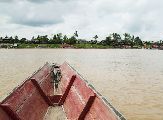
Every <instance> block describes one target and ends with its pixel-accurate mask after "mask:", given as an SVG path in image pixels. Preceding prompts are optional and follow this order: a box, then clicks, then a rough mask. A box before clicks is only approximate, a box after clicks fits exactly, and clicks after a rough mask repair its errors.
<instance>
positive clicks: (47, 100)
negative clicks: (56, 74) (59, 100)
mask: <svg viewBox="0 0 163 120" xmlns="http://www.w3.org/2000/svg"><path fill="white" fill-rule="evenodd" d="M31 81H32V83H33V84H34V85H35V87H36V88H37V89H38V91H39V93H40V95H41V96H42V97H43V98H44V100H45V101H46V103H47V104H48V105H49V106H53V103H52V102H51V101H50V99H49V98H48V97H47V96H46V95H45V93H44V91H43V90H42V89H41V87H40V85H39V84H38V82H37V81H36V80H35V79H31Z"/></svg>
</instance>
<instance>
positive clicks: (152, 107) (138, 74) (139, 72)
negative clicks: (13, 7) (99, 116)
mask: <svg viewBox="0 0 163 120" xmlns="http://www.w3.org/2000/svg"><path fill="white" fill-rule="evenodd" d="M47 61H48V62H50V63H53V62H57V63H59V64H62V63H63V62H64V61H67V62H68V63H69V64H70V65H71V66H73V67H74V68H75V69H76V70H77V71H78V72H79V73H80V74H81V75H82V76H83V77H84V78H85V79H86V80H88V81H89V82H90V83H92V84H93V85H94V87H95V88H96V90H97V91H99V92H100V93H101V94H102V95H103V96H105V97H106V98H107V99H108V100H109V101H110V102H111V103H112V104H113V105H114V106H115V107H116V108H117V109H118V110H119V111H120V112H121V113H122V114H124V116H125V117H126V118H127V119H128V120H163V51H161V50H144V49H139V50H134V49H133V50H129V49H0V100H3V99H4V98H5V97H6V95H7V94H9V92H11V91H12V89H13V88H14V87H16V86H17V85H18V84H20V83H21V82H22V81H23V80H24V79H25V78H27V77H28V76H30V75H31V74H32V73H33V72H34V71H35V70H37V69H38V68H39V67H41V66H43V64H44V63H45V62H47Z"/></svg>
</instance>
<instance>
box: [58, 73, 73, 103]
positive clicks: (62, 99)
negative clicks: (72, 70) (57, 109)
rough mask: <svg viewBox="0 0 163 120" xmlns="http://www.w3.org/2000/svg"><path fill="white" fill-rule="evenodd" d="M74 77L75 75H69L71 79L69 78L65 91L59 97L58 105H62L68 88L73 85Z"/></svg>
mask: <svg viewBox="0 0 163 120" xmlns="http://www.w3.org/2000/svg"><path fill="white" fill-rule="evenodd" d="M75 79H76V75H73V76H72V77H71V80H70V82H69V84H68V86H67V88H66V91H65V93H64V94H63V95H62V97H61V99H60V101H59V104H58V105H63V103H64V102H65V100H66V97H67V95H68V93H69V91H70V89H71V86H72V85H73V83H74V81H75Z"/></svg>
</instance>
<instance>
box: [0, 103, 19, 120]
mask: <svg viewBox="0 0 163 120" xmlns="http://www.w3.org/2000/svg"><path fill="white" fill-rule="evenodd" d="M0 107H1V108H2V109H3V110H4V111H5V112H6V113H7V115H8V116H9V117H10V118H12V120H21V119H20V117H19V116H18V115H17V113H16V112H15V111H13V110H12V109H11V108H10V106H9V105H6V104H1V105H0Z"/></svg>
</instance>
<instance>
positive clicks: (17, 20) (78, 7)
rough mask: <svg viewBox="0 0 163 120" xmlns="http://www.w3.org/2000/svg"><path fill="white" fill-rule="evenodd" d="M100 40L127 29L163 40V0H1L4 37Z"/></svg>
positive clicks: (142, 35) (151, 38)
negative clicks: (58, 35)
mask: <svg viewBox="0 0 163 120" xmlns="http://www.w3.org/2000/svg"><path fill="white" fill-rule="evenodd" d="M76 30H77V31H78V33H79V38H84V39H88V40H89V39H92V37H93V36H94V35H96V34H97V35H98V36H99V40H101V39H104V38H105V37H106V36H107V35H109V34H110V33H112V32H118V33H120V34H123V33H125V32H128V33H131V34H134V35H135V36H140V37H141V38H142V39H143V40H160V39H163V0H0V36H5V35H8V36H10V35H13V36H15V35H18V36H20V37H27V38H31V37H32V36H36V35H38V34H40V35H46V34H48V35H49V36H52V34H54V33H59V32H62V33H63V34H67V35H69V36H70V35H73V33H74V31H76Z"/></svg>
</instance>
